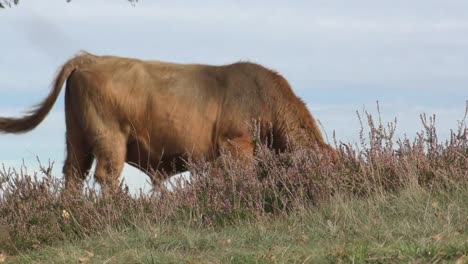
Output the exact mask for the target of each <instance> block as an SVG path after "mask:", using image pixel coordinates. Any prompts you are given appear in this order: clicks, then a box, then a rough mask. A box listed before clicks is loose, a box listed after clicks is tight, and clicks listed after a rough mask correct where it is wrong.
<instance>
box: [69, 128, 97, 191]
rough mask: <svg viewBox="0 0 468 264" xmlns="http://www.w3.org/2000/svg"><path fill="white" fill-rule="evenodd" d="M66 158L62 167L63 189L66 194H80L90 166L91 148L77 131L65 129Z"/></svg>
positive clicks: (91, 162)
mask: <svg viewBox="0 0 468 264" xmlns="http://www.w3.org/2000/svg"><path fill="white" fill-rule="evenodd" d="M66 140H67V157H66V159H65V163H64V166H63V174H64V176H65V189H66V190H67V191H68V192H78V193H79V192H81V191H82V190H83V182H84V180H85V179H86V177H87V175H88V173H89V170H90V169H91V165H92V164H93V159H94V157H93V154H92V152H91V148H90V147H89V145H88V143H87V142H86V140H85V138H83V135H80V133H79V131H77V130H76V129H72V128H70V127H68V128H67V134H66Z"/></svg>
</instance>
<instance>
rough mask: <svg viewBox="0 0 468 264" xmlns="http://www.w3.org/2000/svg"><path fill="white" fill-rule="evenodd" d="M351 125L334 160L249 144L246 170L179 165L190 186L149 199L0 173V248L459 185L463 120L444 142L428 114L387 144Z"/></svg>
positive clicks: (377, 130) (386, 134) (224, 159)
mask: <svg viewBox="0 0 468 264" xmlns="http://www.w3.org/2000/svg"><path fill="white" fill-rule="evenodd" d="M467 109H468V107H467ZM358 118H359V120H360V121H361V132H360V142H359V144H355V145H353V144H349V143H346V144H345V143H342V142H338V141H337V140H336V139H335V141H334V142H335V148H336V150H337V152H338V158H337V159H336V160H335V159H332V157H330V156H328V155H327V154H323V153H320V152H319V151H318V148H301V147H295V148H294V149H293V148H291V149H290V150H289V151H287V152H284V153H276V152H275V151H272V150H270V148H268V146H267V144H263V143H261V142H260V141H258V140H256V141H255V142H256V143H257V145H256V148H255V154H256V155H255V158H254V161H253V163H249V162H247V163H246V162H245V161H242V160H237V159H235V158H234V157H231V156H230V155H228V154H223V155H222V156H221V157H220V158H219V159H218V160H217V161H216V162H211V163H210V162H206V161H192V160H190V159H189V160H188V161H187V166H188V168H189V170H190V172H191V178H190V180H186V179H184V178H180V179H179V180H178V182H177V183H175V184H174V185H173V186H172V188H170V189H168V188H164V187H163V186H162V187H161V188H160V189H157V190H154V191H153V192H152V193H150V194H145V193H138V194H131V193H128V191H127V190H126V188H125V186H122V188H121V191H120V192H119V193H116V194H115V195H113V196H111V197H110V196H106V197H104V196H102V194H101V193H100V192H99V191H98V190H96V189H94V188H92V187H87V188H85V191H84V193H83V195H82V196H70V195H68V194H67V193H64V192H63V186H64V185H63V180H62V179H61V178H54V177H52V175H51V173H50V171H51V169H50V167H51V166H52V164H49V166H48V167H42V169H41V171H40V172H39V173H40V174H39V175H38V174H37V173H34V174H32V175H31V174H29V173H27V172H26V171H25V170H24V169H20V170H13V169H7V168H5V167H3V169H2V170H1V171H0V216H1V217H0V228H3V229H6V232H7V233H8V237H7V236H4V238H0V247H1V246H2V243H10V244H11V245H12V247H13V248H17V249H23V248H37V247H40V246H41V245H43V244H53V243H56V242H58V241H62V240H65V239H79V238H83V237H87V236H90V235H93V234H99V233H101V232H105V231H106V230H108V229H113V230H126V229H132V228H139V227H140V226H144V225H150V224H155V223H156V224H157V223H166V222H177V221H184V222H186V223H188V224H191V225H204V226H217V225H226V224H230V223H231V222H236V221H238V220H240V219H252V220H255V219H256V218H260V217H261V218H265V217H268V216H275V215H282V214H290V213H292V212H293V213H295V214H296V213H300V212H301V211H302V210H304V209H307V208H310V207H311V206H317V205H319V204H320V203H326V202H327V201H328V200H329V199H330V198H331V197H333V196H335V195H338V194H339V195H340V196H341V197H353V198H355V197H369V196H374V195H383V194H386V193H389V192H391V193H395V192H399V191H400V190H403V189H407V188H423V189H427V190H428V191H434V190H439V189H453V188H455V189H456V188H461V187H462V186H466V185H467V184H468V140H467V133H468V132H467V127H466V123H465V121H466V116H465V119H463V120H462V121H461V122H460V123H459V126H458V128H457V129H456V130H454V131H452V132H451V136H450V138H449V139H448V140H445V141H440V140H439V139H438V138H437V133H436V128H435V123H434V118H435V117H434V116H431V117H429V118H428V117H427V116H425V115H421V122H422V125H423V128H424V129H423V130H422V131H420V132H419V133H418V134H417V136H416V137H415V138H414V139H409V138H402V139H395V138H394V134H395V122H392V123H389V124H386V125H385V124H382V122H380V118H379V121H378V122H377V123H376V122H375V120H374V119H373V118H372V116H371V115H370V114H368V113H364V115H360V114H358ZM365 128H366V129H367V130H368V132H367V134H366V132H365V131H366V129H365ZM254 134H255V133H254ZM1 231H2V230H0V234H1V233H2V232H1ZM2 239H3V240H8V241H3V242H2V241H1V240H2Z"/></svg>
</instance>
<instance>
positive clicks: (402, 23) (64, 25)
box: [0, 0, 468, 190]
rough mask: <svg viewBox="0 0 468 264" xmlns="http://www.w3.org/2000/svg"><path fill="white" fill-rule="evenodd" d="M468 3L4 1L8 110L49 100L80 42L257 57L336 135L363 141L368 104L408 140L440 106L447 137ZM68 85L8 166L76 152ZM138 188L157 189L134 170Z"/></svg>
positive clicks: (0, 87)
mask: <svg viewBox="0 0 468 264" xmlns="http://www.w3.org/2000/svg"><path fill="white" fill-rule="evenodd" d="M466 10H468V1H450V0H447V1H435V0H413V1H407V0H394V1H373V0H363V1H360V0H357V1H347V0H342V1H332V0H326V1H325V0H324V1H311V0H308V1H255V2H254V1H244V0H240V1H239V0H237V1H214V0H207V1H144V0H140V1H139V3H137V4H136V5H134V6H132V5H131V4H129V3H128V2H127V1H125V0H102V1H93V0H80V1H78V0H73V1H72V2H71V3H66V1H65V0H63V1H61V0H56V1H48V2H47V4H45V3H44V2H43V1H20V4H19V5H18V6H16V7H12V8H9V9H3V10H2V9H0V25H1V28H2V34H1V37H0V43H1V45H0V51H1V55H0V116H19V115H20V114H21V113H24V112H25V111H27V110H28V109H29V108H30V107H31V106H33V105H35V104H36V103H38V102H40V101H41V100H42V99H43V98H44V97H45V96H46V95H47V94H48V92H49V88H50V83H51V82H52V79H53V77H54V75H55V73H56V71H57V69H58V68H59V66H60V65H61V64H63V63H64V62H65V61H66V60H67V59H68V58H70V57H72V56H73V55H74V54H76V53H77V52H78V51H80V50H86V51H89V52H91V53H94V54H97V55H118V56H125V57H135V58H140V59H156V60H162V61H171V62H180V63H204V64H217V65H220V64H227V63H232V62H236V61H239V60H242V61H253V62H256V63H260V64H262V65H264V66H266V67H269V68H272V69H274V70H276V71H278V72H280V73H281V74H282V75H283V76H284V77H285V78H286V79H287V80H288V81H289V82H290V84H291V86H292V87H293V90H294V91H295V92H296V94H297V95H298V96H300V97H301V98H302V99H303V100H304V101H305V102H306V103H307V105H308V107H309V109H310V111H311V112H312V114H313V115H314V117H315V118H316V119H318V120H319V121H320V122H321V123H322V125H323V128H324V130H325V132H326V133H327V134H328V136H329V137H331V135H332V134H333V132H335V134H336V137H337V139H338V140H340V141H343V142H356V141H358V132H359V121H358V119H357V117H356V111H362V110H367V111H369V112H371V113H374V114H375V113H376V102H377V101H379V104H380V110H381V114H382V117H383V120H384V122H387V121H392V120H394V118H396V119H397V135H398V136H404V135H408V136H410V137H411V136H414V135H415V133H416V132H418V131H419V130H421V128H422V126H421V123H420V121H419V115H420V114H421V113H427V114H435V115H436V124H437V127H438V132H439V134H440V135H441V137H442V138H447V137H448V135H449V132H450V129H453V128H455V127H456V125H457V121H460V120H462V118H463V115H464V110H465V105H466V101H467V100H468V12H466ZM63 112H64V106H63V92H62V95H61V96H60V98H59V100H58V102H57V103H56V105H55V106H54V108H53V109H52V111H51V113H50V114H49V116H48V117H47V118H46V120H45V121H44V122H43V123H42V124H41V125H40V126H39V127H38V128H37V129H35V130H34V131H32V132H29V133H27V134H21V135H5V134H0V163H1V164H4V165H5V166H6V167H13V168H16V169H19V168H20V167H21V164H23V163H24V164H25V165H26V167H27V168H28V171H29V172H33V171H34V170H37V167H38V166H37V161H36V157H39V159H40V160H41V161H42V162H43V163H47V161H48V160H51V161H54V162H55V167H54V175H55V176H57V177H62V176H61V167H62V164H63V160H64V154H65V136H64V135H65V126H64V115H63ZM123 177H124V178H125V181H126V183H127V184H129V186H130V188H132V189H134V190H136V189H138V188H144V189H145V190H148V189H149V188H150V187H149V185H148V183H147V177H146V176H145V175H144V174H143V173H141V172H138V171H137V170H135V169H132V168H129V167H126V168H125V170H124V172H123Z"/></svg>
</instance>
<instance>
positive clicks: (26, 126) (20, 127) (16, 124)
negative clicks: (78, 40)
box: [0, 53, 94, 134]
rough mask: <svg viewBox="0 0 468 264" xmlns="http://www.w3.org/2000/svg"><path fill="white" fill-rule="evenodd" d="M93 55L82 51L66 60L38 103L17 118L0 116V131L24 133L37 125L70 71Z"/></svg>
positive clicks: (48, 110) (87, 61) (89, 59)
mask: <svg viewBox="0 0 468 264" xmlns="http://www.w3.org/2000/svg"><path fill="white" fill-rule="evenodd" d="M93 57H94V56H92V55H91V54H88V53H82V54H80V55H78V56H75V57H74V58H72V59H70V60H68V61H67V62H66V63H65V64H64V65H63V66H62V67H61V68H60V70H59V73H58V74H57V76H56V77H55V80H54V82H53V83H52V90H51V91H50V93H49V95H48V96H47V97H46V98H45V99H44V101H42V102H41V103H40V104H38V105H36V106H34V107H33V108H32V109H31V110H29V111H28V112H27V113H26V114H25V115H24V116H22V117H19V118H7V117H0V133H14V134H19V133H25V132H28V131H31V130H32V129H34V128H35V127H37V126H38V125H39V124H40V123H41V122H42V121H43V120H44V118H45V117H46V116H47V114H48V113H49V112H50V110H51V109H52V106H53V105H54V103H55V101H56V100H57V97H58V96H59V94H60V91H61V90H62V86H63V84H64V82H65V80H67V78H68V77H69V76H70V75H71V74H72V72H73V71H74V70H75V69H77V68H78V67H79V66H80V65H82V64H84V63H89V61H91V60H92V58H93Z"/></svg>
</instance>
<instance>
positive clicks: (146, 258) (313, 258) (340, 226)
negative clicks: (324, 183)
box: [11, 188, 468, 263]
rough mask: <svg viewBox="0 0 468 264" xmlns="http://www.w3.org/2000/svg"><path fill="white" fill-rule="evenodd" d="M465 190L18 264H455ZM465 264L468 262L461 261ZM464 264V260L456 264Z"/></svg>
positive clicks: (105, 244)
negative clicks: (413, 263)
mask: <svg viewBox="0 0 468 264" xmlns="http://www.w3.org/2000/svg"><path fill="white" fill-rule="evenodd" d="M467 219H468V188H463V189H456V190H452V191H450V192H437V193H431V192H428V191H425V190H422V189H407V190H404V191H402V192H401V193H400V194H399V195H386V196H376V197H374V198H369V199H365V200H363V199H351V200H349V199H344V198H342V197H341V198H339V197H336V198H334V199H332V200H331V201H329V202H328V203H327V204H324V205H320V206H318V207H315V208H309V209H307V210H304V211H302V212H296V213H294V214H291V215H282V216H275V217H273V216H271V217H268V216H265V217H263V218H262V219H257V220H255V221H246V220H239V221H236V222H233V223H230V224H227V225H223V226H211V227H205V226H196V225H194V224H193V223H190V222H175V223H172V224H160V225H157V224H151V225H141V226H140V225H138V224H137V225H135V226H133V227H129V228H127V229H125V230H121V231H116V230H113V229H107V230H105V231H103V232H101V234H99V235H93V236H91V237H87V238H84V239H80V240H72V241H67V242H65V243H59V244H55V245H52V246H38V249H36V250H30V251H25V252H22V254H20V255H18V256H15V257H12V258H11V260H14V261H18V262H23V263H52V262H53V263H71V262H75V263H76V262H79V261H80V260H81V261H82V262H88V261H89V263H104V262H106V263H227V262H231V263H276V262H278V263H284V262H289V263H337V262H339V261H343V262H344V263H351V262H355V263H363V262H371V263H401V262H403V263H408V262H415V263H444V262H447V261H448V262H449V263H454V261H455V260H460V261H461V260H462V259H463V256H467V255H468V224H467ZM465 261H468V258H466V257H465ZM460 263H464V262H460Z"/></svg>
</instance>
